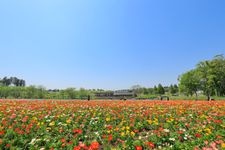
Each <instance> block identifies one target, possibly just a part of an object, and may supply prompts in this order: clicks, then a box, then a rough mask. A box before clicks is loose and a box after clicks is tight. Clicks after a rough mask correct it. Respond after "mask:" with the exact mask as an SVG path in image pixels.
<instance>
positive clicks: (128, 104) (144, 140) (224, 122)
mask: <svg viewBox="0 0 225 150" xmlns="http://www.w3.org/2000/svg"><path fill="white" fill-rule="evenodd" d="M0 149H12V150H14V149H21V150H22V149H33V150H37V149H41V150H44V149H46V150H47V149H51V150H53V149H57V150H58V149H71V150H82V149H83V150H98V149H106V150H107V149H109V150H110V149H118V150H119V149H130V150H135V149H136V150H142V149H187V150H190V149H196V150H197V149H212V150H216V149H225V102H224V101H213V102H208V101H197V102H196V101H182V100H181V101H135V100H133V101H129V100H128V101H113V100H111V101H100V100H99V101H77V100H76V101H59V100H39V101H38V100H33V101H31V100H30V101H28V100H0Z"/></svg>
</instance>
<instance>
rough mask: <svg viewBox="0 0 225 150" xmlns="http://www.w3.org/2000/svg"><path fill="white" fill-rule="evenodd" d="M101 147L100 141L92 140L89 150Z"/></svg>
mask: <svg viewBox="0 0 225 150" xmlns="http://www.w3.org/2000/svg"><path fill="white" fill-rule="evenodd" d="M99 147H100V145H99V143H98V142H92V143H91V145H90V147H89V150H98V149H99Z"/></svg>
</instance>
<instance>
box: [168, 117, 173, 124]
mask: <svg viewBox="0 0 225 150" xmlns="http://www.w3.org/2000/svg"><path fill="white" fill-rule="evenodd" d="M173 121H174V119H173V118H169V119H168V120H167V121H166V122H168V123H171V122H173Z"/></svg>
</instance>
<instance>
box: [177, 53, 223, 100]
mask: <svg viewBox="0 0 225 150" xmlns="http://www.w3.org/2000/svg"><path fill="white" fill-rule="evenodd" d="M178 80H179V90H180V92H181V93H184V94H185V95H187V96H189V95H191V96H192V95H195V96H196V99H197V98H198V95H199V93H202V94H204V95H206V96H207V99H208V100H210V97H211V96H224V95H225V59H224V56H223V55H217V56H215V57H214V58H213V59H212V60H206V61H201V62H199V63H198V64H197V65H196V67H195V68H194V69H192V70H190V71H187V72H186V73H184V74H182V75H181V76H180V77H179V79H178Z"/></svg>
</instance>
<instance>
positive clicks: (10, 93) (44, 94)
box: [0, 86, 94, 99]
mask: <svg viewBox="0 0 225 150" xmlns="http://www.w3.org/2000/svg"><path fill="white" fill-rule="evenodd" d="M88 95H90V96H91V97H92V98H94V92H93V91H92V90H86V89H83V88H81V89H79V90H76V89H75V88H67V89H65V90H52V91H49V90H46V89H45V88H44V87H42V86H37V87H36V86H28V87H21V86H0V98H16V99H87V97H88Z"/></svg>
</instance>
